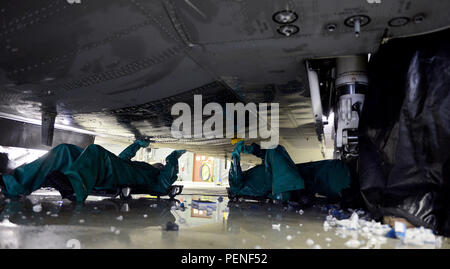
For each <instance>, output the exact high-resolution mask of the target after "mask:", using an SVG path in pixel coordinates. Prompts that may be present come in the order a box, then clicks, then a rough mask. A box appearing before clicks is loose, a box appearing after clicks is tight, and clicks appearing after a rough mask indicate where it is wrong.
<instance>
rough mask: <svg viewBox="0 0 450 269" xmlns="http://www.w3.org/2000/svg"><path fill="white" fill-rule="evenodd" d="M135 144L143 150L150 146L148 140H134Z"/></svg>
mask: <svg viewBox="0 0 450 269" xmlns="http://www.w3.org/2000/svg"><path fill="white" fill-rule="evenodd" d="M136 142H137V143H138V144H139V146H141V147H143V148H146V147H148V145H150V140H144V139H138V140H136Z"/></svg>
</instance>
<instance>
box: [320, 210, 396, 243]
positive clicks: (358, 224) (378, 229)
mask: <svg viewBox="0 0 450 269" xmlns="http://www.w3.org/2000/svg"><path fill="white" fill-rule="evenodd" d="M325 223H326V224H325ZM324 227H333V228H336V229H337V230H336V235H339V236H340V237H341V238H346V237H347V236H351V237H352V238H351V239H350V240H348V241H347V242H346V243H345V245H346V246H347V247H350V248H358V247H359V246H360V245H361V242H360V241H358V235H361V236H362V237H364V238H367V239H368V240H367V244H366V245H365V246H363V247H362V248H380V246H381V245H382V244H385V243H386V242H387V239H386V238H385V237H384V236H385V235H386V233H387V232H389V231H390V230H391V228H390V227H389V225H383V224H381V223H380V222H376V221H374V220H372V221H367V220H364V219H360V218H359V216H358V214H357V212H353V214H352V215H351V217H350V218H348V219H342V220H338V219H336V218H335V217H333V216H331V215H329V216H327V217H326V219H325V222H324ZM328 229H329V228H328Z"/></svg>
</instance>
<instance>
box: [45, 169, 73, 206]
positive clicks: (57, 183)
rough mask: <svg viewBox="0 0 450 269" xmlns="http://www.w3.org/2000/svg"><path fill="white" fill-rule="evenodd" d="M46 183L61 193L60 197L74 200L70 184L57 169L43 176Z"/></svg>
mask: <svg viewBox="0 0 450 269" xmlns="http://www.w3.org/2000/svg"><path fill="white" fill-rule="evenodd" d="M45 181H46V185H47V186H50V187H52V188H55V189H56V190H58V191H59V193H60V194H61V197H62V198H63V199H64V198H67V199H69V200H70V201H75V192H74V190H73V187H72V184H71V183H70V181H69V179H68V178H67V176H66V175H64V174H63V173H61V172H59V171H53V172H51V173H50V174H48V175H47V177H46V178H45Z"/></svg>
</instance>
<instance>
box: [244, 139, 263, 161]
mask: <svg viewBox="0 0 450 269" xmlns="http://www.w3.org/2000/svg"><path fill="white" fill-rule="evenodd" d="M242 152H244V153H246V154H253V155H255V156H256V157H258V158H261V159H264V158H265V155H266V150H265V149H262V148H261V147H260V146H259V145H258V144H255V143H252V144H251V145H250V146H243V149H242Z"/></svg>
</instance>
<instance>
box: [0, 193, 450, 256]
mask: <svg viewBox="0 0 450 269" xmlns="http://www.w3.org/2000/svg"><path fill="white" fill-rule="evenodd" d="M196 193H198V191H193V190H191V191H189V190H185V191H183V194H182V195H179V196H177V197H176V198H177V200H169V199H166V198H164V197H163V198H161V199H159V200H158V199H156V198H153V197H149V196H135V197H134V198H133V199H132V200H129V201H121V200H120V199H111V198H101V197H95V196H90V197H89V198H88V200H87V201H86V202H85V203H84V204H76V203H71V202H70V201H67V200H61V198H60V196H59V195H57V194H58V193H57V192H41V193H39V191H38V192H37V193H36V194H33V195H30V196H28V197H24V198H21V199H0V211H1V212H0V248H83V249H84V248H169V249H170V248H182V249H197V248H206V249H211V248H224V249H232V248H263V249H264V248H278V249H284V248H322V249H326V248H331V249H333V248H339V249H342V248H347V246H346V244H345V243H346V242H348V241H349V239H352V238H353V239H357V240H358V241H359V242H360V243H361V244H360V247H364V246H365V244H366V242H367V239H366V238H363V237H361V236H359V237H358V233H357V232H354V233H353V234H352V233H348V234H343V233H340V232H338V230H337V229H336V228H332V229H330V230H328V231H325V230H324V227H323V222H324V219H325V217H326V215H327V212H326V211H324V210H323V208H322V209H321V208H319V207H312V208H309V209H304V210H301V211H299V208H297V209H292V210H286V208H283V207H282V206H281V205H274V204H264V203H257V202H242V203H231V202H229V201H228V198H227V197H226V195H224V193H220V192H219V193H218V192H217V191H211V192H209V193H210V194H209V195H207V196H206V195H201V194H196ZM372 247H373V246H372ZM375 248H436V245H424V246H407V245H402V244H401V242H400V241H399V240H397V239H387V241H386V242H385V243H382V244H380V245H377V246H375ZM438 248H450V244H449V241H448V240H447V238H443V239H442V245H441V246H440V247H439V246H438Z"/></svg>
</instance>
